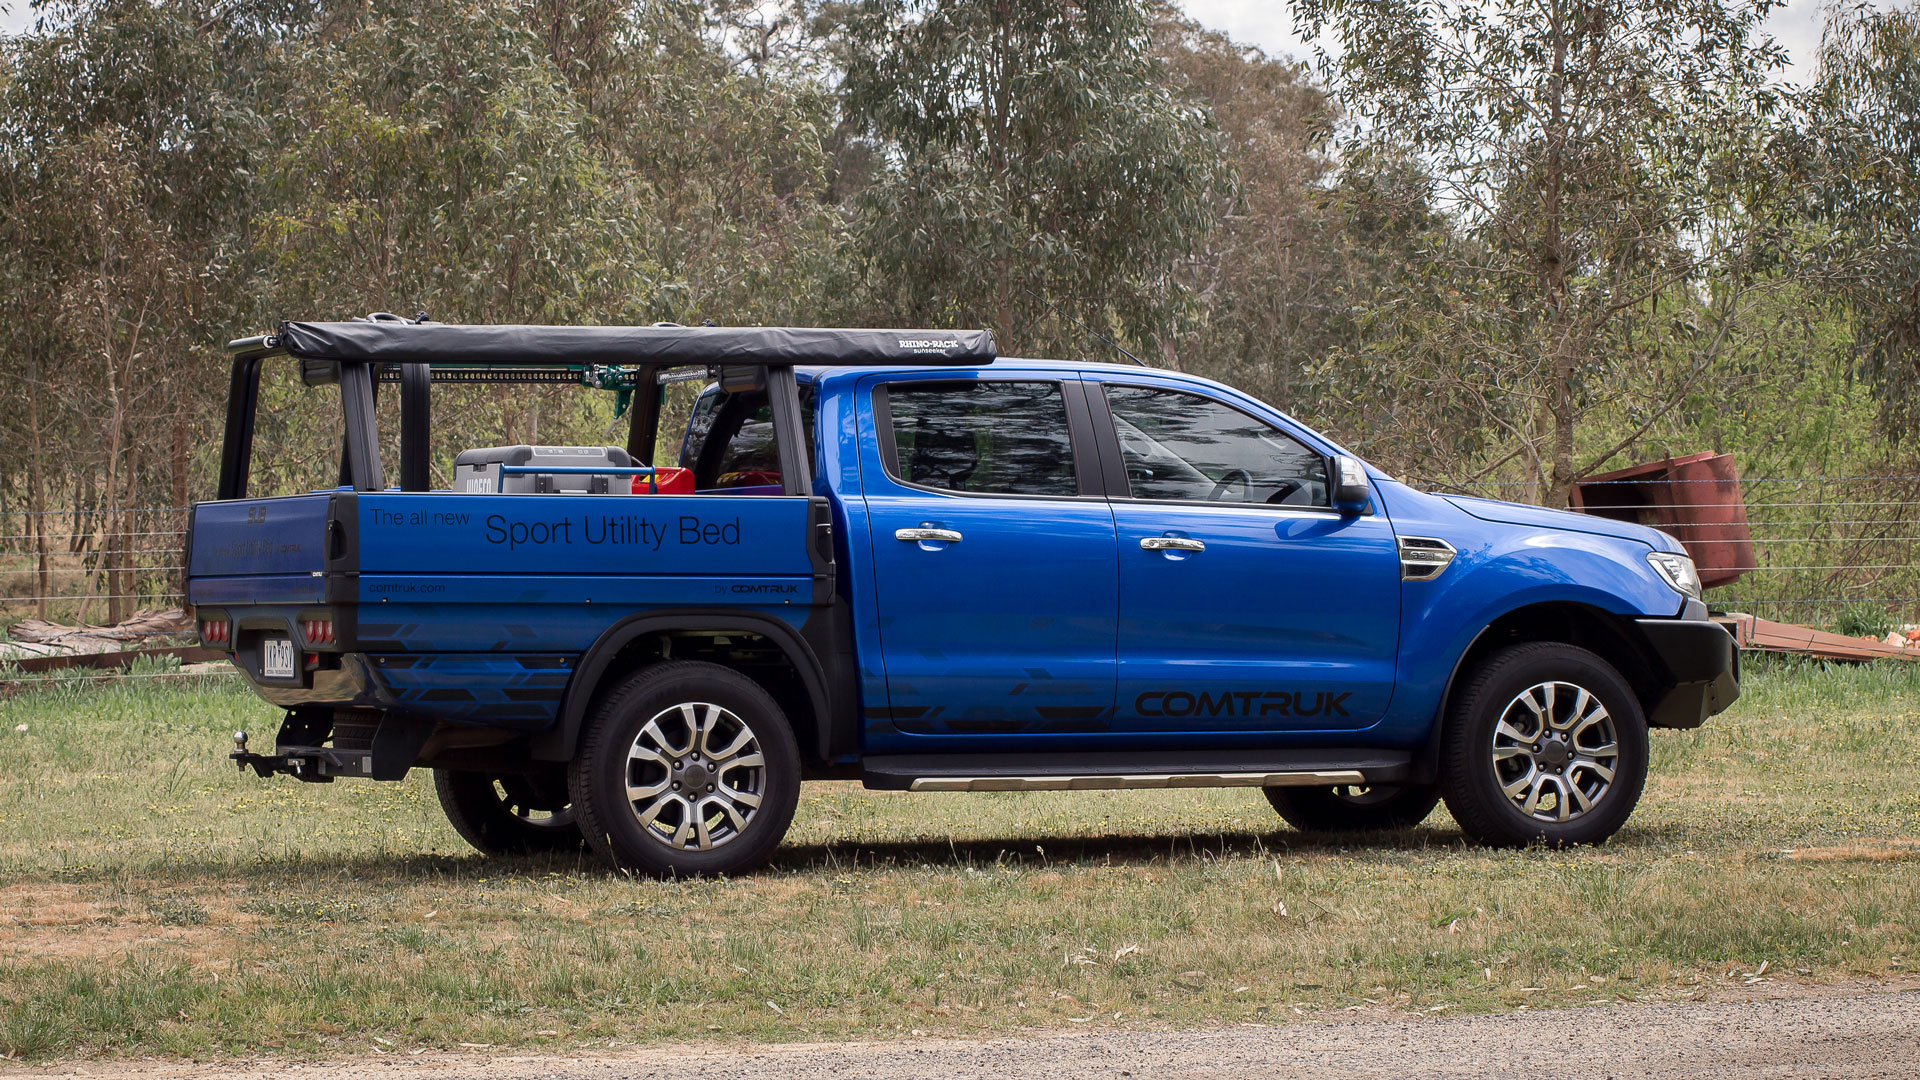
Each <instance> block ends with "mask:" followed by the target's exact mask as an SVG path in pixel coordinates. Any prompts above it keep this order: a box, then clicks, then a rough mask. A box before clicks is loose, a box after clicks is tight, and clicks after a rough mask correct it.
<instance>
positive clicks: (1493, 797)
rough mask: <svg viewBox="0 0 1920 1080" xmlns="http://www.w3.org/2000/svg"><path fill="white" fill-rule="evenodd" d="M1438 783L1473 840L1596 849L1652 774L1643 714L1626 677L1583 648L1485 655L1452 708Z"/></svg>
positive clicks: (1540, 647) (1532, 647)
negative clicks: (1650, 772)
mask: <svg viewBox="0 0 1920 1080" xmlns="http://www.w3.org/2000/svg"><path fill="white" fill-rule="evenodd" d="M1446 739H1447V743H1446V747H1445V751H1444V754H1443V757H1442V759H1441V773H1440V788H1441V793H1442V795H1443V796H1444V797H1445V798H1446V800H1447V809H1448V810H1449V811H1451V812H1452V814H1453V817H1454V820H1455V821H1458V822H1459V823H1460V827H1461V829H1463V830H1464V831H1465V832H1466V834H1467V835H1468V836H1470V837H1472V838H1474V839H1475V840H1478V841H1480V842H1481V843H1484V844H1491V845H1494V846H1496V847H1522V846H1525V845H1528V844H1545V845H1547V846H1549V847H1564V846H1567V845H1570V844H1597V843H1601V842H1603V841H1605V840H1606V839H1607V838H1608V837H1610V836H1612V835H1613V834H1614V833H1615V832H1617V831H1618V830H1619V828H1620V826H1622V825H1624V824H1626V821H1627V815H1629V814H1631V813H1633V808H1634V805H1635V804H1637V803H1638V802H1639V801H1640V792H1641V790H1642V789H1643V788H1644V787H1645V786H1646V781H1647V720H1646V715H1645V714H1644V713H1643V712H1642V711H1641V709H1640V702H1639V700H1638V699H1637V698H1635V697H1634V694H1633V690H1632V688H1631V687H1629V686H1628V685H1627V682H1626V680H1625V679H1623V678H1621V677H1620V673H1619V672H1617V671H1615V670H1614V669H1613V667H1612V665H1610V664H1608V663H1607V662H1606V661H1605V660H1602V659H1601V658H1600V657H1598V656H1596V655H1594V654H1593V653H1591V652H1588V651H1587V650H1585V649H1581V648H1576V647H1574V646H1572V645H1562V644H1558V643H1548V642H1542V643H1536V644H1529V645H1516V646H1513V647H1512V648H1508V649H1504V650H1502V651H1500V652H1498V653H1495V654H1494V655H1493V656H1491V657H1489V658H1488V659H1487V660H1486V661H1485V662H1484V663H1482V664H1481V665H1480V666H1479V667H1478V668H1476V669H1475V670H1474V671H1473V673H1472V674H1471V675H1470V676H1469V677H1468V679H1467V683H1466V685H1465V687H1463V688H1462V690H1461V692H1460V693H1459V695H1458V696H1457V697H1455V699H1454V701H1453V703H1452V705H1451V706H1450V707H1449V708H1448V710H1447V729H1446Z"/></svg>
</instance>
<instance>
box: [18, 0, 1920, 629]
mask: <svg viewBox="0 0 1920 1080" xmlns="http://www.w3.org/2000/svg"><path fill="white" fill-rule="evenodd" d="M1296 6H1297V8H1298V11H1299V14H1300V15H1301V16H1302V18H1303V21H1304V23H1305V25H1307V26H1308V27H1309V28H1317V29H1318V30H1319V31H1320V32H1321V33H1322V34H1323V35H1324V36H1325V40H1327V41H1329V42H1330V44H1331V48H1330V49H1329V51H1328V52H1327V54H1326V55H1323V56H1322V57H1321V58H1320V59H1321V64H1320V67H1319V70H1318V71H1315V70H1314V69H1312V68H1309V67H1307V66H1305V65H1302V64H1298V63H1295V62H1293V61H1291V60H1287V59H1284V58H1279V57H1273V56H1268V55H1265V54H1263V53H1261V52H1260V51H1259V50H1256V49H1251V48H1248V47H1246V46H1244V45H1242V44H1239V43H1236V42H1234V41H1232V40H1230V39H1229V38H1227V37H1225V36H1223V35H1220V34H1218V33H1214V32H1211V31H1208V30H1206V29H1205V28H1203V27H1201V26H1199V25H1197V24H1196V23H1194V22H1193V21H1192V20H1190V19H1188V18H1187V17H1185V16H1184V15H1182V14H1180V12H1179V11H1178V10H1177V9H1176V8H1175V7H1174V6H1172V5H1171V4H1170V2H1169V0H1067V2H1045V3H1043V2H1040V0H775V2H771V3H763V2H759V0H412V2H406V3H402V2H400V0H363V2H360V3H355V4H344V5H336V4H321V3H317V2H315V0H42V2H41V3H40V4H39V5H38V6H37V8H36V11H37V13H38V16H39V18H38V20H37V23H36V25H35V27H34V28H32V29H31V30H30V31H28V32H27V33H25V34H22V35H20V36H17V37H10V38H0V249H3V250H5V251H6V252H7V253H8V258H7V259H5V260H0V364H4V365H5V367H4V370H5V372H6V374H7V375H9V376H10V378H8V379H6V380H0V511H7V512H12V511H20V510H24V511H29V512H28V513H26V514H24V515H22V517H21V518H20V520H25V521H27V522H28V525H27V526H26V528H25V529H24V531H22V530H19V529H16V528H13V527H9V528H10V529H11V530H12V531H11V532H10V533H9V535H10V536H12V537H14V539H11V540H9V542H8V543H9V544H10V545H12V547H11V548H9V549H8V550H11V551H12V552H13V553H14V554H15V555H19V554H26V555H29V556H30V557H31V560H32V561H31V566H32V567H35V568H38V569H39V570H40V574H41V581H40V583H39V584H36V585H35V586H34V591H35V592H36V593H38V594H45V593H46V592H47V591H48V588H47V587H46V585H45V582H44V576H45V573H46V570H47V567H49V566H50V565H52V564H54V563H58V562H60V560H62V559H65V560H68V562H70V563H73V564H76V565H78V566H79V567H80V569H81V570H82V571H84V573H85V574H86V575H87V576H88V580H89V583H90V584H91V585H93V586H94V589H93V591H94V592H96V593H99V594H102V595H113V596H116V597H122V598H131V597H133V596H134V595H135V594H137V593H139V592H141V591H142V590H143V589H153V588H164V587H167V579H166V578H165V576H163V575H158V574H153V575H147V576H145V577H141V576H140V575H139V574H137V573H136V571H135V569H134V567H133V564H134V563H135V562H138V561H140V560H141V559H142V558H146V557H147V556H148V555H152V556H156V557H155V558H147V561H148V562H149V563H152V564H154V565H160V564H163V563H166V562H171V561H172V560H171V559H167V558H165V557H164V556H162V555H160V553H159V552H157V551H156V550H153V549H150V548H143V547H142V546H141V545H143V544H147V543H149V541H148V540H147V539H143V538H144V537H147V536H148V535H149V534H153V533H155V532H156V530H155V528H154V527H153V526H151V525H143V524H142V523H141V522H140V521H138V520H136V518H135V517H134V516H132V515H131V512H130V511H131V508H137V507H142V506H147V507H166V506H178V505H181V504H183V503H185V502H187V501H189V500H190V499H192V498H196V497H200V496H203V495H204V494H205V493H206V492H207V490H208V489H209V487H210V486H211V483H212V477H213V475H214V472H215V470H216V467H217V463H216V461H215V456H216V453H217V443H218V438H217V433H218V429H219V425H220V410H221V398H222V394H223V390H224V385H225V384H224V373H223V356H222V355H221V351H220V348H219V346H220V344H221V343H222V342H223V341H225V340H226V339H228V338H230V337H234V336H238V335H240V334H245V333H250V332H259V331H261V330H263V329H266V328H267V327H268V326H270V325H271V323H272V322H273V321H274V320H276V319H280V318H285V317H309V318H344V317H349V316H352V315H356V314H361V313H365V312H368V311H373V310H390V311H396V312H399V313H402V314H412V313H414V312H417V311H426V312H428V313H430V314H431V315H433V316H435V317H437V318H442V319H459V320H492V321H507V320H535V321H553V322H621V323H633V322H650V321H654V320H659V319H669V320H675V321H682V322H697V321H701V320H706V319H712V320H715V321H718V322H721V323H729V324H736V325H737V324H744V323H756V322H763V323H797V324H806V323H814V324H845V323H851V324H867V325H915V324H919V325H933V326H955V325H964V326H989V327H992V328H993V329H994V330H995V331H996V332H997V333H998V335H999V340H1000V344H1001V347H1002V349H1003V351H1005V352H1007V353H1009V354H1019V353H1026V354H1037V355H1051V356H1058V357H1062V358H1066V359H1103V360H1110V359H1116V358H1119V352H1118V351H1117V350H1115V349H1114V348H1112V347H1110V346H1109V345H1108V344H1106V341H1111V342H1114V343H1117V344H1118V345H1119V346H1120V347H1122V348H1124V349H1126V350H1129V351H1131V352H1132V353H1134V354H1137V355H1138V356H1140V357H1141V358H1142V359H1143V360H1144V361H1145V362H1147V363H1149V364H1152V365H1158V366H1168V367H1177V368H1181V369H1184V370H1187V371H1192V372H1196V373H1199V374H1204V375H1210V376H1214V377H1218V378H1223V379H1226V380H1228V381H1230V382H1234V383H1236V384H1239V385H1241V386H1243V387H1245V388H1247V389H1248V390H1250V391H1252V392H1254V393H1256V394H1259V395H1261V396H1263V397H1266V398H1267V399H1269V400H1271V401H1273V402H1275V403H1276V404H1278V405H1280V406H1281V407H1283V408H1285V409H1287V410H1289V411H1291V412H1293V413H1295V414H1296V415H1298V416H1300V417H1301V418H1302V419H1304V420H1306V421H1308V422H1309V423H1312V424H1315V425H1316V426H1319V427H1321V428H1323V429H1325V430H1328V431H1330V432H1331V433H1333V434H1335V435H1336V436H1337V437H1339V438H1341V439H1342V440H1344V441H1346V442H1347V443H1348V444H1349V445H1351V446H1353V447H1354V448H1356V449H1358V450H1360V451H1362V452H1363V453H1365V454H1367V455H1368V456H1369V457H1370V458H1371V459H1372V460H1374V461H1376V462H1377V463H1379V464H1381V465H1383V466H1386V467H1388V468H1390V469H1393V470H1395V471H1397V472H1401V473H1403V474H1412V475H1414V476H1416V477H1418V478H1422V479H1429V480H1439V481H1443V482H1451V483H1456V484H1464V483H1476V482H1484V481H1488V480H1498V481H1502V482H1507V483H1516V484H1521V485H1531V486H1530V487H1523V488H1515V489H1511V490H1529V491H1531V492H1532V497H1534V498H1537V499H1539V500H1541V501H1546V502H1557V501H1560V500H1562V499H1564V497H1565V494H1566V491H1567V487H1568V485H1569V484H1571V483H1572V482H1574V481H1575V480H1576V479H1577V478H1578V477H1580V476H1582V475H1584V474H1586V473H1588V472H1590V471H1592V470H1595V469H1598V468H1601V467H1604V466H1606V465H1608V464H1610V463H1617V459H1618V458H1619V457H1621V456H1622V455H1634V456H1640V457H1646V456H1654V455H1656V454H1659V453H1665V452H1669V451H1671V452H1688V451H1692V450H1697V449H1701V448H1703V446H1709V445H1710V446H1715V447H1719V446H1721V445H1723V444H1725V445H1726V447H1727V448H1729V449H1735V450H1740V451H1741V452H1742V453H1743V454H1745V455H1746V456H1747V458H1748V459H1750V460H1754V461H1764V462H1776V463H1783V462H1784V463H1806V464H1807V466H1808V467H1827V466H1830V465H1831V464H1832V461H1831V456H1832V455H1833V454H1840V455H1842V456H1844V457H1846V458H1847V459H1848V460H1873V461H1879V460H1881V457H1880V456H1881V455H1884V454H1887V453H1891V452H1892V451H1889V450H1888V449H1887V447H1886V446H1885V445H1884V443H1883V441H1879V437H1878V436H1877V435H1875V434H1874V433H1872V432H1865V433H1862V432H1860V431H1857V430H1854V429H1856V428H1858V427H1859V426H1860V425H1861V424H1862V423H1863V422H1864V421H1862V419H1861V417H1862V415H1863V413H1862V409H1863V407H1864V408H1867V409H1869V410H1870V409H1871V407H1872V404H1871V402H1870V401H1869V400H1868V398H1867V389H1866V388H1867V387H1871V388H1872V389H1873V390H1874V391H1875V392H1877V393H1878V395H1879V402H1880V406H1881V412H1880V418H1879V422H1880V424H1881V426H1882V429H1883V430H1884V431H1885V432H1890V433H1895V434H1908V435H1910V434H1911V432H1912V431H1913V430H1914V429H1915V427H1916V426H1920V394H1915V393H1914V391H1913V390H1912V387H1913V386H1914V385H1916V382H1917V381H1920V380H1916V375H1920V370H1917V369H1920V329H1916V327H1920V299H1917V298H1920V226H1917V225H1916V217H1915V214H1916V211H1915V209H1914V207H1915V204H1916V197H1917V194H1916V192H1917V189H1920V173H1917V172H1916V169H1917V168H1920V166H1916V165H1915V162H1916V161H1920V126H1916V125H1917V124H1920V121H1916V119H1915V118H1916V116H1920V63H1917V62H1916V58H1917V57H1920V29H1917V27H1920V23H1916V18H1920V16H1916V14H1915V12H1914V10H1913V9H1912V8H1904V9H1900V10H1896V11H1891V12H1873V11H1852V10H1844V11H1839V12H1836V13H1835V14H1834V16H1833V21H1832V23H1831V27H1830V30H1829V34H1828V38H1827V41H1826V44H1825V47H1824V50H1823V53H1822V57H1821V68H1820V76H1819V79H1818V81H1817V82H1816V84H1815V85H1814V86H1813V87H1812V88H1811V89H1810V90H1809V91H1808V92H1806V93H1805V94H1804V95H1798V96H1795V95H1789V94H1788V93H1787V92H1785V91H1783V90H1782V89H1781V88H1780V87H1779V86H1778V84H1777V81H1776V80H1777V77H1778V75H1779V63H1780V60H1781V54H1780V52H1779V50H1778V49H1777V48H1776V47H1775V46H1774V45H1773V43H1772V42H1770V41H1769V40H1768V39H1767V38H1766V36H1765V34H1764V33H1763V32H1762V30H1761V26H1760V20H1761V18H1762V17H1763V16H1764V15H1765V13H1766V12H1767V11H1768V10H1769V9H1770V8H1771V7H1773V6H1774V0H1596V2H1584V0H1491V2H1486V3H1482V2H1480V0H1473V2H1467V0H1440V2H1437V3H1429V2H1420V3H1415V2H1414V0H1297V5H1296ZM1789 105H1791V106H1793V107H1792V108H1789V107H1788V106H1789ZM1103 339H1104V340H1103ZM1849 354H1851V355H1853V356H1855V357H1857V359H1858V367H1857V370H1859V371H1861V372H1864V373H1865V374H1867V375H1868V376H1869V378H1868V379H1867V380H1864V381H1863V382H1862V383H1861V384H1859V385H1857V386H1856V385H1854V384H1852V383H1850V382H1848V381H1847V376H1848V372H1849V371H1850V370H1855V369H1851V368H1849V367H1848V366H1847V365H1846V364H1845V362H1844V361H1845V358H1846V357H1847V356H1848V355H1849ZM450 389H452V390H454V392H451V393H449V394H448V395H446V396H444V397H443V398H442V399H441V407H440V408H438V409H437V413H436V424H435V428H436V445H435V457H436V460H437V461H438V463H439V466H440V468H441V469H442V470H443V472H444V469H445V468H446V467H447V462H448V461H450V459H451V456H452V453H453V451H455V450H457V449H459V448H461V447H464V446H473V445H483V444H487V443H494V442H498V441H501V440H503V439H505V440H510V441H535V440H539V441H564V442H600V441H606V440H610V439H613V438H615V437H616V436H615V435H614V431H615V430H616V429H615V427H614V425H613V422H612V421H613V417H612V416H611V403H610V402H609V401H608V400H606V399H605V398H602V397H596V396H594V395H583V394H579V393H577V392H568V391H565V390H557V391H552V392H548V391H539V390H525V389H521V390H516V391H514V392H511V393H509V392H505V391H502V390H500V389H497V388H486V387H479V388H450ZM1863 402H1866V403H1867V404H1865V405H1864V406H1863ZM393 406H394V402H393V400H392V395H387V396H386V398H384V399H383V400H382V401H381V403H380V408H381V409H382V410H383V413H384V412H386V411H389V410H391V409H392V408H393ZM333 408H334V404H333V402H332V401H331V400H330V399H329V397H328V396H327V395H325V394H316V393H312V392H309V391H307V390H305V389H304V388H301V387H298V386H296V385H294V383H293V382H292V380H291V379H290V378H289V377H288V376H287V374H286V373H279V374H276V375H274V376H273V378H272V379H271V380H270V381H269V383H268V385H267V386H266V388H265V391H264V398H263V413H262V418H261V425H262V430H261V443H260V446H259V448H258V451H257V459H256V460H257V464H258V468H259V471H260V479H261V483H262V485H263V487H264V489H268V490H299V489H303V488H305V487H308V486H311V485H315V484H327V483H331V482H332V477H333V476H334V475H335V470H337V463H338V454H339V447H338V443H337V439H338V434H337V418H335V417H334V416H332V415H331V411H332V410H333ZM1832 424H1845V425H1849V430H1848V435H1847V437H1846V438H1845V439H1836V438H1834V437H1832V436H1831V435H1829V434H1825V433H1823V432H1824V429H1823V425H1832ZM386 426H387V428H388V429H389V433H390V436H391V434H392V432H391V429H392V428H393V427H394V425H392V424H387V425H386ZM1836 448H1837V449H1836ZM443 479H444V477H443ZM56 518H57V519H58V520H59V521H60V522H61V524H60V525H58V526H57V527H53V528H49V527H47V525H46V523H47V522H49V521H52V520H54V519H56ZM22 538H24V544H23V543H22ZM152 543H157V544H161V545H165V544H168V543H171V541H170V540H169V539H167V538H164V537H162V538H161V539H159V540H156V541H152ZM143 553H144V554H143ZM19 572H20V571H18V570H16V571H15V573H19ZM15 591H16V592H17V591H18V590H17V589H16V590H15ZM113 603H114V604H115V605H116V607H124V606H125V605H124V604H123V603H122V602H121V601H120V600H115V601H113ZM108 613H109V614H112V613H113V612H108ZM95 614H97V613H95Z"/></svg>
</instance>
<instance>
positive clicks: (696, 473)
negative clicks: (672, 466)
mask: <svg viewBox="0 0 1920 1080" xmlns="http://www.w3.org/2000/svg"><path fill="white" fill-rule="evenodd" d="M799 390H800V427H801V430H802V431H804V432H805V433H806V440H807V466H808V468H809V469H812V468H813V467H814V445H813V444H814V433H813V427H814V424H813V414H814V390H813V383H811V382H802V383H801V384H800V387H799ZM680 467H681V468H684V469H690V470H692V471H693V486H694V490H696V491H699V492H724V493H726V494H728V495H778V494H780V493H781V476H780V453H779V448H778V447H777V446H776V445H775V443H774V438H773V406H772V405H770V404H769V403H768V401H767V393H766V391H764V390H756V391H751V392H748V393H736V394H729V393H726V392H725V391H723V390H721V389H720V388H719V387H717V386H713V387H708V388H707V390H706V391H705V392H703V393H702V394H701V395H700V397H699V399H698V400H697V401H695V402H694V406H693V414H692V416H691V417H690V418H689V419H688V421H687V437H686V439H685V441H683V442H682V443H681V446H680Z"/></svg>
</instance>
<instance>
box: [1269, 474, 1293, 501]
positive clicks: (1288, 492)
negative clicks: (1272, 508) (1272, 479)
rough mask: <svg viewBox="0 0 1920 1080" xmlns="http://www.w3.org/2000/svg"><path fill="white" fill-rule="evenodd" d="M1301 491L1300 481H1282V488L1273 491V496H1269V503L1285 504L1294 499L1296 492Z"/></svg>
mask: <svg viewBox="0 0 1920 1080" xmlns="http://www.w3.org/2000/svg"><path fill="white" fill-rule="evenodd" d="M1299 490H1300V481H1298V480H1282V481H1280V486H1279V487H1277V488H1275V489H1274V490H1273V494H1271V495H1269V496H1267V502H1268V504H1270V505H1271V504H1274V503H1284V502H1286V501H1287V499H1289V498H1291V497H1292V495H1293V493H1294V492H1296V491H1299Z"/></svg>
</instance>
